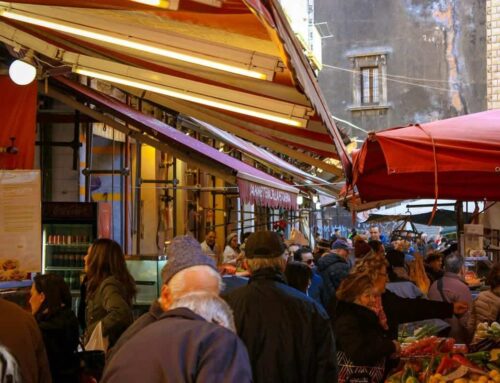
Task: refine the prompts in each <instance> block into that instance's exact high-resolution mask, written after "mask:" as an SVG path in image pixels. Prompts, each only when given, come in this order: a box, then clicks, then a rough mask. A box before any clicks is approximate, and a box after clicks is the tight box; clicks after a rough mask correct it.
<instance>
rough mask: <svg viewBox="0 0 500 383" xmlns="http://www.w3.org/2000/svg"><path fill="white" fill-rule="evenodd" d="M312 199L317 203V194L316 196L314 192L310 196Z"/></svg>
mask: <svg viewBox="0 0 500 383" xmlns="http://www.w3.org/2000/svg"><path fill="white" fill-rule="evenodd" d="M312 201H313V202H314V203H318V196H317V195H316V194H314V195H313V196H312Z"/></svg>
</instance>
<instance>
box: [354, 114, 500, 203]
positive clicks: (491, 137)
mask: <svg viewBox="0 0 500 383" xmlns="http://www.w3.org/2000/svg"><path fill="white" fill-rule="evenodd" d="M353 161H354V164H353V167H354V171H353V184H354V185H356V186H357V188H358V192H359V195H360V197H361V199H362V201H378V200H382V199H409V198H435V197H437V198H449V199H458V200H481V199H488V200H500V110H491V111H487V112H481V113H475V114H469V115H466V116H461V117H455V118H450V119H446V120H441V121H435V122H430V123H427V124H422V125H413V126H409V127H405V128H394V129H389V130H386V131H382V132H378V133H375V134H373V135H371V136H370V138H369V139H368V140H367V141H366V142H365V143H364V144H363V147H362V148H361V150H360V151H359V152H358V153H356V154H355V155H354V156H353Z"/></svg>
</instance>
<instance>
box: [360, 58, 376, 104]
mask: <svg viewBox="0 0 500 383" xmlns="http://www.w3.org/2000/svg"><path fill="white" fill-rule="evenodd" d="M360 72H361V104H364V105H367V104H378V103H379V88H378V85H379V84H378V67H368V68H361V70H360Z"/></svg>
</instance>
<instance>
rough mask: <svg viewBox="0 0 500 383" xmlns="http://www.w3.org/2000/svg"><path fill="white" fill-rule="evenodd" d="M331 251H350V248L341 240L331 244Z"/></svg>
mask: <svg viewBox="0 0 500 383" xmlns="http://www.w3.org/2000/svg"><path fill="white" fill-rule="evenodd" d="M332 249H333V250H335V249H344V250H351V249H352V247H351V246H350V245H349V244H348V243H347V242H346V241H344V240H343V239H337V240H336V241H335V242H333V243H332Z"/></svg>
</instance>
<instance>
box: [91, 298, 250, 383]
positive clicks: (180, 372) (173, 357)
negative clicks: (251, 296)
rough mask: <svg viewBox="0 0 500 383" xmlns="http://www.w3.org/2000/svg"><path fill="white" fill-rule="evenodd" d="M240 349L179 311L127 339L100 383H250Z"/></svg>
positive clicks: (225, 333)
mask: <svg viewBox="0 0 500 383" xmlns="http://www.w3.org/2000/svg"><path fill="white" fill-rule="evenodd" d="M251 381H252V370H251V369H250V362H249V360H248V354H247V351H246V349H245V346H244V345H243V343H242V342H241V340H240V339H239V338H238V337H237V336H236V334H234V333H233V332H231V331H230V330H228V329H226V328H224V327H222V326H219V325H216V324H214V323H209V322H207V321H206V320H205V319H203V318H202V317H200V316H199V315H197V314H195V313H194V312H192V311H191V310H189V309H187V308H184V307H181V308H176V309H173V310H169V311H166V312H165V313H163V314H162V315H161V317H160V318H159V319H158V320H157V321H155V322H154V323H151V324H149V325H147V326H146V327H145V328H143V329H142V330H140V331H139V332H138V333H137V334H136V336H133V337H131V338H130V339H129V340H128V341H127V342H126V343H125V344H124V345H123V346H122V347H121V348H120V349H119V350H117V352H116V354H115V355H114V357H113V359H112V360H111V361H110V362H109V363H108V364H107V365H106V368H105V370H104V375H103V378H102V380H101V382H102V383H115V382H116V383H118V382H120V383H121V382H128V383H135V382H137V383H142V382H148V383H174V382H175V383H208V382H217V383H249V382H251Z"/></svg>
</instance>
